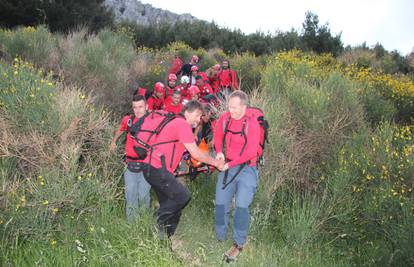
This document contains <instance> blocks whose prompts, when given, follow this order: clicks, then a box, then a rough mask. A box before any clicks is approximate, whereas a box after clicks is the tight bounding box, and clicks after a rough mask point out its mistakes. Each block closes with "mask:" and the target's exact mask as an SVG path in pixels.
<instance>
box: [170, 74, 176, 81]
mask: <svg viewBox="0 0 414 267" xmlns="http://www.w3.org/2000/svg"><path fill="white" fill-rule="evenodd" d="M168 80H169V81H177V75H175V74H174V73H170V74H169V75H168Z"/></svg>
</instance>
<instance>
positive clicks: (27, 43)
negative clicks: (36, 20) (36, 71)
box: [0, 26, 61, 71]
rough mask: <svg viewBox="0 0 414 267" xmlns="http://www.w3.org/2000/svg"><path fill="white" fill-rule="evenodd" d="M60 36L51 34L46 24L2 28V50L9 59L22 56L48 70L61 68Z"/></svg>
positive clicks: (0, 47)
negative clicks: (13, 28)
mask: <svg viewBox="0 0 414 267" xmlns="http://www.w3.org/2000/svg"><path fill="white" fill-rule="evenodd" d="M60 38H61V37H60V36H59V35H57V34H55V35H53V34H51V33H50V32H49V30H48V29H47V28H46V27H45V26H38V27H36V28H33V27H30V26H29V27H18V28H17V29H15V30H13V31H10V30H6V29H1V30H0V43H1V45H0V51H1V53H2V54H4V56H5V57H6V58H7V60H9V61H12V60H13V58H15V57H21V58H23V59H24V60H26V61H30V62H32V63H33V64H35V65H36V66H38V67H42V68H44V69H46V70H54V71H58V70H59V66H58V64H59V60H60V54H59V52H58V42H59V40H60Z"/></svg>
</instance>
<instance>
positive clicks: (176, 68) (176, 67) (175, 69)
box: [168, 57, 183, 74]
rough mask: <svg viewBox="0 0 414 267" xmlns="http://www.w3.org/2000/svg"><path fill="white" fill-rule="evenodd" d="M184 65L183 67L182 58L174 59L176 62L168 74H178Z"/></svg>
mask: <svg viewBox="0 0 414 267" xmlns="http://www.w3.org/2000/svg"><path fill="white" fill-rule="evenodd" d="M182 65H183V61H182V60H181V58H180V57H176V58H175V59H174V61H173V62H172V64H171V67H170V69H169V70H168V73H174V74H176V73H177V72H178V71H179V70H180V69H181V66H182Z"/></svg>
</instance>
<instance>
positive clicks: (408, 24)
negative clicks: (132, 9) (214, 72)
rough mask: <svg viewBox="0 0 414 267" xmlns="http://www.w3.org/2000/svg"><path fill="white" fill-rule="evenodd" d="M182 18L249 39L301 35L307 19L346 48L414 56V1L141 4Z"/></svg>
mask: <svg viewBox="0 0 414 267" xmlns="http://www.w3.org/2000/svg"><path fill="white" fill-rule="evenodd" d="M141 2H142V3H146V4H151V5H152V6H153V7H157V8H162V9H167V10H169V11H171V12H174V13H177V14H183V13H189V14H191V15H193V16H194V17H196V18H198V19H202V20H206V21H209V22H211V21H214V22H215V23H216V24H218V25H219V26H221V27H227V28H229V29H240V30H241V31H242V32H244V33H246V34H249V33H254V32H256V31H258V30H260V31H262V32H264V33H268V32H269V33H275V32H276V31H278V30H280V31H289V30H290V29H292V28H293V29H296V30H297V31H300V30H301V29H302V23H303V21H304V20H305V13H306V12H307V11H311V12H313V13H314V14H316V15H318V17H319V25H323V24H325V23H328V24H329V28H330V30H331V33H332V34H333V35H336V34H341V40H342V42H343V43H344V45H345V46H346V45H351V46H355V45H360V44H362V43H364V42H366V44H367V45H368V46H369V47H371V46H374V45H375V44H376V43H380V44H382V45H383V46H384V48H385V49H387V50H389V51H392V50H397V51H399V52H400V53H401V54H402V55H403V56H404V55H407V54H409V53H410V52H414V0H341V1H338V0H283V1H280V0H273V1H272V0H269V1H265V0H254V1H241V0H238V1H237V0H224V1H223V0H206V1H182V0H141Z"/></svg>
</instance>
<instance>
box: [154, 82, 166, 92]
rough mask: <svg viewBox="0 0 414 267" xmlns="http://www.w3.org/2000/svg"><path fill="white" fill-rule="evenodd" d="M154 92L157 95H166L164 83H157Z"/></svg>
mask: <svg viewBox="0 0 414 267" xmlns="http://www.w3.org/2000/svg"><path fill="white" fill-rule="evenodd" d="M154 92H157V93H164V92H165V86H164V84H163V83H162V82H156V83H155V84H154Z"/></svg>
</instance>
